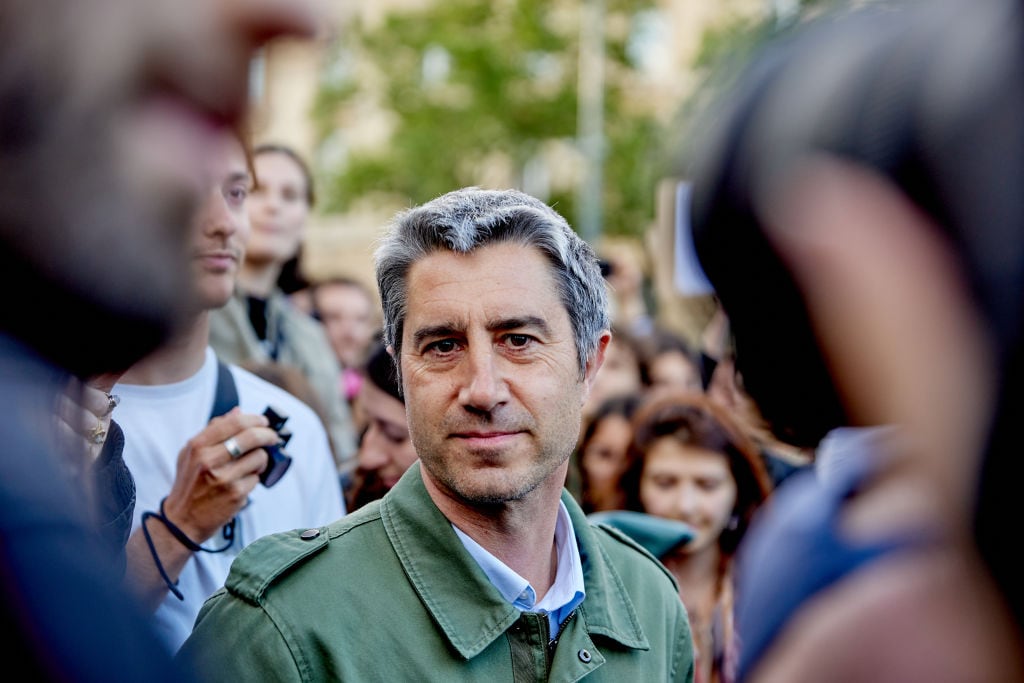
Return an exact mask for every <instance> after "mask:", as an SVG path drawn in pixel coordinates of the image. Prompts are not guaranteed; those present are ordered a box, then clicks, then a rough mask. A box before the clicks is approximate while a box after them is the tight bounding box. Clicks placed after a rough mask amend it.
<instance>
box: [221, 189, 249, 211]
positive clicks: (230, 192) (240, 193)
mask: <svg viewBox="0 0 1024 683" xmlns="http://www.w3.org/2000/svg"><path fill="white" fill-rule="evenodd" d="M248 197H249V190H248V189H246V188H245V187H244V186H242V185H233V186H231V187H228V188H226V189H225V190H224V198H225V199H227V200H228V203H229V204H231V205H232V206H238V205H239V204H242V203H243V202H244V201H245V200H246V199H247V198H248Z"/></svg>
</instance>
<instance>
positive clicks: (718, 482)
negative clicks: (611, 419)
mask: <svg viewBox="0 0 1024 683" xmlns="http://www.w3.org/2000/svg"><path fill="white" fill-rule="evenodd" d="M736 496H737V489H736V480H735V479H734V478H733V476H732V472H731V470H730V469H729V460H728V458H727V457H726V456H725V455H724V454H722V453H717V452H715V451H712V450H708V449H706V448H700V447H697V446H691V445H687V444H683V443H680V442H679V441H677V440H676V439H674V438H672V437H663V438H660V439H658V440H657V441H655V442H654V443H653V444H652V445H651V447H650V449H648V451H647V454H646V455H645V457H644V468H643V472H642V474H641V476H640V501H641V503H642V504H643V506H644V510H645V511H646V512H648V513H649V514H652V515H657V516H659V517H665V518H668V519H675V520H679V521H680V522H685V523H686V524H688V525H690V526H691V527H692V528H693V530H694V532H696V535H695V536H694V539H693V540H692V541H691V542H689V543H687V544H686V545H685V546H683V552H685V553H688V554H695V553H698V552H700V551H702V550H705V549H707V548H709V547H711V546H712V545H714V544H716V543H717V542H718V537H719V536H720V535H721V534H722V531H723V530H724V529H725V528H726V526H727V525H728V524H729V518H730V517H731V516H732V513H733V509H734V508H735V506H736Z"/></svg>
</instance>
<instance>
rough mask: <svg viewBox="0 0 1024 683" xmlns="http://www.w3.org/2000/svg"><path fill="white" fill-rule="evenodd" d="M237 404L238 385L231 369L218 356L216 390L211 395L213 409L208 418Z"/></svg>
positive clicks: (217, 415) (216, 415) (219, 414)
mask: <svg viewBox="0 0 1024 683" xmlns="http://www.w3.org/2000/svg"><path fill="white" fill-rule="evenodd" d="M237 405H238V387H236V386H235V378H234V377H232V375H231V370H230V369H229V368H228V366H227V364H226V363H224V362H223V361H222V360H221V359H220V358H218V359H217V391H216V393H215V394H214V396H213V410H211V411H210V419H211V420H212V419H213V418H215V417H219V416H221V415H223V414H224V413H226V412H228V411H229V410H231V409H232V408H234V407H235V406H237Z"/></svg>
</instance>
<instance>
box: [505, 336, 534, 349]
mask: <svg viewBox="0 0 1024 683" xmlns="http://www.w3.org/2000/svg"><path fill="white" fill-rule="evenodd" d="M505 339H506V341H508V345H509V346H512V347H516V348H518V347H522V346H526V345H527V344H529V343H530V341H531V340H532V339H533V337H531V336H530V335H528V334H510V335H508V336H507V337H506V338H505Z"/></svg>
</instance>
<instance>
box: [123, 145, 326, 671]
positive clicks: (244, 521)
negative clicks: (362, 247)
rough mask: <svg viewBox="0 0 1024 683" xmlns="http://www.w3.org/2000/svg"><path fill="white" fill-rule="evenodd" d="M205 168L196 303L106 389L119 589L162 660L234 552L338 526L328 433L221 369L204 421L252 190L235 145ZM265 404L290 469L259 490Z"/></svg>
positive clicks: (267, 432)
mask: <svg viewBox="0 0 1024 683" xmlns="http://www.w3.org/2000/svg"><path fill="white" fill-rule="evenodd" d="M213 156H216V159H215V160H214V163H212V168H211V178H214V179H215V180H216V185H215V186H214V187H213V188H211V191H210V194H209V195H208V196H207V199H206V201H205V202H204V204H203V205H202V206H201V207H200V210H199V212H198V214H197V215H196V217H195V219H194V230H193V235H192V239H193V244H192V245H190V246H191V253H192V257H193V260H192V268H193V274H194V279H193V284H194V288H193V291H192V292H186V293H184V294H183V295H185V296H191V297H192V299H193V301H194V302H195V316H194V318H193V321H192V323H191V325H190V326H188V327H186V328H184V329H182V330H181V331H179V333H178V334H177V335H176V337H175V338H174V339H172V341H171V342H170V343H168V344H166V345H165V346H163V347H162V348H160V349H158V350H157V351H156V352H154V353H153V354H151V355H150V356H148V357H146V358H145V359H143V360H142V361H140V362H139V363H137V364H136V365H134V366H133V367H132V368H131V369H129V370H128V372H126V373H125V374H124V375H123V376H122V377H121V379H120V381H119V382H118V384H117V385H116V386H115V388H114V389H113V392H114V393H116V394H117V395H118V396H120V398H121V403H120V406H119V410H118V422H119V424H120V425H121V427H122V429H123V430H124V432H125V447H124V459H125V462H126V463H127V465H128V467H129V469H130V470H131V472H132V474H133V475H134V477H135V481H136V486H137V503H136V507H135V516H134V519H133V524H132V535H131V538H130V540H129V542H128V572H127V577H128V580H129V582H130V583H131V584H132V588H133V589H137V590H138V591H139V592H140V593H141V595H142V598H143V600H144V601H145V603H146V604H147V605H148V606H149V607H150V608H152V609H153V610H154V611H155V613H154V619H155V621H156V626H157V629H158V631H159V632H160V633H161V635H163V636H164V637H165V640H166V642H167V644H168V646H169V648H170V649H171V651H176V650H177V649H178V647H179V646H180V645H181V643H182V642H184V640H185V638H187V637H188V635H189V633H191V631H192V625H193V623H194V621H195V618H196V615H197V614H198V613H199V609H200V608H201V607H202V605H203V603H204V601H205V600H206V598H207V597H209V596H210V594H212V593H213V592H214V591H215V590H217V589H218V588H220V587H221V585H223V583H224V579H225V578H226V577H227V575H228V570H229V568H230V565H231V562H232V560H233V559H234V558H235V556H236V555H237V554H238V553H239V551H240V550H241V549H242V548H243V547H245V546H246V545H247V544H249V543H251V542H252V541H253V540H255V539H256V538H259V537H260V536H263V535H266V534H269V533H273V532H278V531H286V530H290V529H296V528H304V527H315V526H319V525H325V524H327V523H329V522H332V521H334V520H336V519H338V518H339V517H341V516H343V515H344V514H345V506H344V502H343V499H342V495H341V488H340V486H339V484H338V478H337V476H336V473H335V465H334V461H333V457H332V454H331V450H330V444H329V440H328V437H327V432H326V430H325V428H324V426H323V423H322V422H321V420H320V418H319V417H318V416H317V414H316V413H315V412H314V411H313V409H312V408H310V407H309V406H307V405H306V404H304V403H302V402H301V401H300V400H299V399H297V398H296V397H294V396H292V395H291V394H289V393H287V392H286V391H284V390H283V389H281V388H279V387H277V386H275V385H273V384H271V383H269V382H267V381H265V380H263V379H260V378H259V377H257V376H255V375H254V374H252V373H250V372H247V371H246V370H243V369H242V368H239V367H237V366H234V365H226V366H225V367H226V368H228V370H229V375H230V378H231V379H232V380H233V382H227V383H225V384H227V385H230V384H232V383H233V385H234V388H235V392H236V396H237V399H236V400H237V404H238V407H235V408H232V409H231V410H229V411H228V412H227V413H226V414H224V415H223V416H219V417H215V418H213V419H212V420H211V414H212V412H213V409H214V405H215V396H216V395H217V394H218V382H221V381H222V379H220V378H219V377H218V374H219V365H218V359H217V356H216V354H215V353H214V351H213V350H212V348H210V346H209V343H208V342H209V324H208V315H209V311H210V310H211V309H214V308H217V307H218V306H221V305H223V304H224V303H225V302H226V301H227V300H228V298H230V296H231V292H232V290H233V287H234V283H235V276H236V273H237V270H238V265H239V263H240V261H241V259H242V256H243V253H244V244H245V240H246V239H247V237H248V232H249V224H248V217H247V214H246V209H245V200H246V197H247V196H248V192H249V189H250V187H251V185H252V183H253V177H252V173H251V172H250V169H251V164H250V163H247V162H248V161H249V159H247V154H246V152H245V150H244V149H243V146H242V143H241V142H240V141H239V140H232V141H230V145H229V146H228V147H227V148H225V149H223V150H217V153H215V154H214V155H213ZM233 404H234V401H229V402H228V404H224V407H225V408H226V407H230V405H233ZM268 406H269V407H272V408H273V409H274V410H275V411H276V412H277V413H279V414H281V415H283V416H285V417H287V418H288V419H287V422H286V423H285V425H284V429H287V430H288V431H290V432H291V434H292V436H291V437H290V438H288V439H287V441H286V443H285V444H284V446H282V447H281V448H280V450H279V452H282V453H283V454H284V455H286V456H290V457H291V464H290V466H289V467H288V469H287V470H286V471H285V472H284V474H283V476H281V478H280V479H279V480H278V481H276V482H274V481H272V480H270V479H267V480H266V483H261V474H262V473H263V472H264V470H265V469H266V468H267V466H268V453H267V451H268V448H269V447H275V446H279V445H280V443H281V442H282V440H283V439H282V437H281V436H280V435H279V434H278V432H276V431H275V430H274V429H272V428H271V427H270V425H269V421H268V419H267V418H266V417H264V416H263V414H262V413H263V411H264V409H266V408H267V407H268ZM267 484H270V485H269V486H268V485H267Z"/></svg>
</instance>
